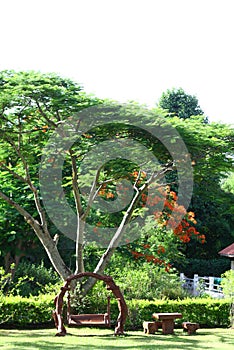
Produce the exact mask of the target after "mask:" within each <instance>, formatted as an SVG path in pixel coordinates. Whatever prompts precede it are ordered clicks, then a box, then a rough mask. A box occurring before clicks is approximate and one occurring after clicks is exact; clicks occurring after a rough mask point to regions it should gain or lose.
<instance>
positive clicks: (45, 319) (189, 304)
mask: <svg viewBox="0 0 234 350" xmlns="http://www.w3.org/2000/svg"><path fill="white" fill-rule="evenodd" d="M54 296H55V295H45V296H40V297H30V298H21V297H19V296H17V297H1V298H0V322H1V323H2V324H5V325H8V326H10V325H14V326H15V327H19V326H21V327H22V326H23V327H28V326H30V327H36V326H38V325H40V324H46V323H47V324H52V310H53V309H54V303H53V299H54ZM92 301H93V305H92V308H90V310H89V311H88V312H94V313H96V312H97V311H96V310H97V309H100V308H104V309H105V308H106V301H105V303H103V302H102V301H101V302H100V300H99V299H98V298H96V299H95V300H94V299H93V300H92ZM127 305H128V310H129V317H128V318H127V322H126V329H142V322H143V321H151V320H153V319H152V314H153V313H154V312H180V313H182V315H183V317H182V319H178V320H176V322H177V323H178V324H179V325H180V324H181V323H182V322H184V321H189V322H198V323H199V324H200V325H201V326H206V327H227V326H229V324H230V323H229V311H230V300H229V299H219V300H217V299H211V298H210V299H200V298H196V299H189V298H188V299H184V300H154V301H152V300H151V301H150V300H128V301H127ZM85 311H86V312H87V310H85ZM118 314H119V310H118V305H117V301H116V299H115V298H114V297H113V298H112V300H111V320H112V322H113V324H115V322H116V320H117V317H118Z"/></svg>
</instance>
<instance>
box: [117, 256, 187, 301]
mask: <svg viewBox="0 0 234 350" xmlns="http://www.w3.org/2000/svg"><path fill="white" fill-rule="evenodd" d="M116 272H117V273H116V275H117V276H115V278H114V279H115V281H116V283H117V285H118V286H119V287H120V289H121V290H122V291H123V293H124V296H125V298H126V299H128V300H131V299H149V300H153V299H155V298H158V299H160V298H169V299H177V298H184V297H186V292H185V291H184V290H183V288H182V286H181V282H180V280H179V277H178V275H177V274H176V272H175V271H171V272H166V271H165V269H164V268H160V267H158V266H155V265H154V264H150V263H146V262H145V263H141V264H132V265H130V264H127V265H125V266H124V267H122V269H120V270H117V271H116Z"/></svg>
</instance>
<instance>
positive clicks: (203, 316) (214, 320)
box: [127, 298, 231, 328]
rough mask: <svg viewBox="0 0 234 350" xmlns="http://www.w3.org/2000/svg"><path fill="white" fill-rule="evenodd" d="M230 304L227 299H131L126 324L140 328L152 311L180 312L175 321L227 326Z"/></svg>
mask: <svg viewBox="0 0 234 350" xmlns="http://www.w3.org/2000/svg"><path fill="white" fill-rule="evenodd" d="M230 305H231V301H230V300H227V299H219V300H217V299H211V298H210V299H202V298H199V299H198V298H197V299H189V298H188V299H183V300H155V301H147V300H132V301H128V308H129V318H128V321H127V326H128V327H130V328H141V327H142V322H143V321H151V320H153V319H152V314H153V313H154V312H180V313H182V318H181V319H177V320H176V323H178V324H181V323H182V322H197V323H199V324H200V325H201V326H206V327H228V326H229V325H230V318H229V316H230Z"/></svg>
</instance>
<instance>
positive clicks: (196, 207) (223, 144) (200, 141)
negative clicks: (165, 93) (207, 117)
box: [169, 116, 234, 259]
mask: <svg viewBox="0 0 234 350" xmlns="http://www.w3.org/2000/svg"><path fill="white" fill-rule="evenodd" d="M169 120H170V122H171V123H172V125H173V126H174V127H176V129H177V130H178V132H179V133H180V134H181V136H182V138H183V140H184V142H185V144H186V146H187V147H188V151H189V153H190V154H191V158H192V162H193V169H194V189H193V196H192V199H191V204H190V206H189V209H190V210H191V211H194V212H195V213H196V217H197V218H198V220H197V221H198V222H197V229H198V230H199V231H200V232H203V233H204V234H205V235H206V241H207V244H205V245H203V246H198V245H197V246H195V245H192V243H191V242H190V243H189V244H188V245H187V253H186V256H187V257H196V256H197V257H198V258H205V259H211V258H216V257H218V251H219V250H220V249H221V248H222V247H223V246H225V245H228V244H231V243H232V241H233V235H234V232H233V214H232V210H231V208H232V207H233V194H232V193H231V192H229V193H225V191H224V190H223V188H222V187H223V185H222V184H223V183H225V179H226V178H227V176H229V174H230V172H232V171H233V142H234V130H233V128H231V127H230V126H229V125H225V124H220V123H214V122H213V123H205V124H204V122H203V117H199V116H197V117H190V118H188V119H185V120H183V119H180V118H178V117H171V118H169Z"/></svg>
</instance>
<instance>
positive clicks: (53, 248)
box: [0, 191, 71, 280]
mask: <svg viewBox="0 0 234 350" xmlns="http://www.w3.org/2000/svg"><path fill="white" fill-rule="evenodd" d="M0 197H1V198H2V199H4V200H5V201H6V202H7V203H8V204H10V205H11V206H13V207H14V208H15V209H16V210H17V211H18V212H19V213H20V214H21V215H22V216H23V217H24V220H25V221H26V222H27V223H28V224H29V225H30V226H31V227H32V229H33V231H34V232H35V233H36V235H37V237H38V238H39V240H40V242H41V243H42V245H43V247H44V249H45V251H46V253H47V255H48V257H49V259H50V261H51V263H52V265H53V267H54V268H55V270H56V271H57V273H58V274H59V275H60V277H61V278H62V279H63V280H65V279H66V278H67V277H68V276H70V275H71V271H70V269H69V268H68V267H67V266H66V264H65V263H64V261H63V259H62V257H61V255H60V253H59V251H58V249H57V245H56V242H54V240H53V238H52V237H51V236H50V235H49V233H48V232H45V231H44V230H43V228H42V227H41V226H40V224H39V223H38V221H37V220H35V219H34V218H33V217H32V216H31V215H30V214H29V213H28V212H27V211H26V210H25V209H24V208H22V207H21V206H20V205H19V204H18V203H16V202H14V201H13V200H12V199H10V198H9V197H8V196H6V195H5V194H4V193H2V192H1V191H0Z"/></svg>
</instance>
